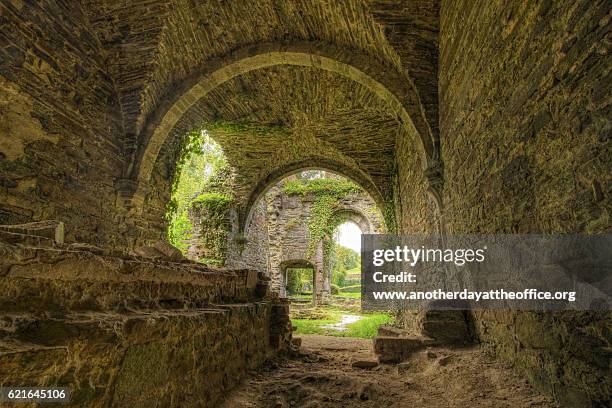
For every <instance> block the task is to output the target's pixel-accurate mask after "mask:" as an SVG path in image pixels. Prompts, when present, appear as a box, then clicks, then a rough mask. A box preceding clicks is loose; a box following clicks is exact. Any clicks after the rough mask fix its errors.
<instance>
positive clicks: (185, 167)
mask: <svg viewBox="0 0 612 408" xmlns="http://www.w3.org/2000/svg"><path fill="white" fill-rule="evenodd" d="M227 170H228V166H227V160H226V158H225V155H224V154H223V150H222V149H221V147H220V146H219V145H218V144H217V143H216V142H215V141H214V140H213V139H212V138H211V137H210V135H209V134H208V132H207V131H206V130H198V131H193V132H190V133H189V134H187V135H186V137H185V139H184V146H183V150H182V153H181V157H180V159H179V162H178V163H177V169H176V176H175V181H174V185H173V188H172V196H171V200H170V203H169V205H168V211H167V214H166V217H167V219H168V221H169V227H168V239H169V241H170V243H172V244H173V245H174V246H176V247H177V248H179V249H180V250H181V251H186V250H187V245H186V244H185V242H184V241H185V240H187V239H189V238H190V231H191V229H192V228H193V227H192V225H191V222H190V221H189V217H188V209H189V207H190V206H191V203H192V201H193V200H194V199H195V198H196V197H197V196H198V194H200V193H202V192H208V190H216V187H217V186H216V184H218V180H217V179H218V177H216V176H217V175H218V174H220V173H227Z"/></svg>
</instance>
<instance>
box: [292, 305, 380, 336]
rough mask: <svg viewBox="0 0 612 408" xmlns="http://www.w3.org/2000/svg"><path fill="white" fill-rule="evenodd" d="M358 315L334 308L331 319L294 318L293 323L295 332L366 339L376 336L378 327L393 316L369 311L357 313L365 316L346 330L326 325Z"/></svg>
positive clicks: (297, 333)
mask: <svg viewBox="0 0 612 408" xmlns="http://www.w3.org/2000/svg"><path fill="white" fill-rule="evenodd" d="M343 314H344V315H349V314H350V315H356V314H355V313H348V312H345V311H340V310H337V309H336V310H333V312H332V313H331V314H330V318H329V319H323V320H309V319H293V320H291V323H293V326H294V327H296V331H295V334H296V335H300V334H324V335H327V336H337V337H360V338H364V339H371V338H372V337H374V336H376V333H377V330H378V327H379V326H380V325H383V324H387V323H389V322H390V321H391V316H389V315H387V314H384V313H368V314H357V315H359V316H363V319H361V320H359V321H357V322H355V323H351V324H348V325H347V326H346V330H334V329H330V328H328V327H324V326H326V325H331V324H335V323H338V322H340V320H341V319H342V315H343Z"/></svg>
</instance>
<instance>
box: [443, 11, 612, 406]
mask: <svg viewBox="0 0 612 408" xmlns="http://www.w3.org/2000/svg"><path fill="white" fill-rule="evenodd" d="M611 17H612V16H611V15H610V2H606V1H575V2H574V1H573V2H554V1H542V2H524V3H520V2H507V3H505V4H504V5H503V6H502V5H501V4H495V3H491V2H487V1H443V2H442V7H441V16H440V18H441V33H440V83H439V89H440V129H441V132H442V134H441V140H442V157H443V161H444V219H445V221H446V224H447V228H448V231H449V232H453V233H495V232H506V233H513V232H520V233H528V232H532V233H603V232H609V231H610V218H609V217H610V210H611V208H612V206H611V200H610V193H611V192H612V160H610V158H611V157H612V152H611V149H610V148H611V144H610V131H611V127H610V95H611V92H610V89H611V87H612V81H610V74H611V72H610V70H611V68H612V65H611V60H610V27H611ZM475 321H476V326H477V332H478V333H477V334H478V336H479V338H480V339H481V341H483V342H485V343H487V344H490V345H492V346H493V348H494V349H495V350H496V352H497V353H498V355H499V356H501V357H503V358H505V359H506V360H507V361H509V362H512V364H514V365H515V366H516V367H517V368H518V369H519V370H520V371H521V372H522V373H523V374H524V375H525V376H527V377H528V378H529V379H530V381H532V383H534V384H536V385H538V386H540V387H541V388H543V389H545V390H548V391H549V392H551V393H552V394H553V395H555V396H556V397H557V398H558V399H559V400H561V401H563V402H565V403H566V404H568V406H590V402H589V400H590V401H597V402H596V403H594V404H595V405H594V406H598V405H597V404H604V405H605V403H604V401H608V402H609V401H610V386H609V384H610V367H609V362H610V352H609V345H610V335H609V328H610V313H607V312H604V313H594V312H590V313H558V314H550V313H546V314H536V313H527V312H525V313H510V312H486V313H480V314H478V315H477V316H475Z"/></svg>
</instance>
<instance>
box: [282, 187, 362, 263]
mask: <svg viewBox="0 0 612 408" xmlns="http://www.w3.org/2000/svg"><path fill="white" fill-rule="evenodd" d="M361 191H362V190H361V188H360V187H359V186H358V185H356V184H355V183H353V182H351V181H349V180H343V179H324V178H320V179H297V180H289V181H287V182H285V184H284V185H283V192H284V193H285V194H287V195H288V196H292V195H293V196H295V195H299V196H302V197H304V196H306V195H312V196H314V202H313V205H312V210H311V213H310V219H309V221H308V232H309V233H310V237H309V239H308V256H309V257H312V256H313V255H314V252H315V250H316V247H317V244H318V243H319V242H320V241H321V240H323V239H324V238H325V237H330V238H331V236H332V234H333V233H334V230H335V229H336V227H337V226H338V225H339V224H340V223H341V222H342V220H341V218H340V217H336V216H334V210H335V207H336V205H337V204H338V202H339V201H340V200H342V199H343V198H345V197H346V196H347V195H349V194H351V193H359V192H361ZM325 242H330V243H333V240H331V239H330V240H325V241H324V245H323V251H324V252H325V250H326V245H325ZM328 246H329V248H327V251H328V252H330V251H331V249H332V245H331V244H330V245H328ZM329 255H330V254H329V253H328V254H325V253H324V254H323V256H324V259H327V257H326V256H329Z"/></svg>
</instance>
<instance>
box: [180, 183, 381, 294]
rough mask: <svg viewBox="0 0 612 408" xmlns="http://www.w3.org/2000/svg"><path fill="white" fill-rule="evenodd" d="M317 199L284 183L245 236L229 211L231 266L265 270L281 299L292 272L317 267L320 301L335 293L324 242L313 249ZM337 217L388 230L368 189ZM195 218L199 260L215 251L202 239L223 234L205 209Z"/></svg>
mask: <svg viewBox="0 0 612 408" xmlns="http://www.w3.org/2000/svg"><path fill="white" fill-rule="evenodd" d="M315 201H316V197H315V195H314V194H306V195H290V194H287V193H285V192H284V191H283V187H282V184H279V185H276V186H274V187H272V188H271V189H270V190H269V191H268V192H267V193H266V195H265V196H264V197H263V198H262V199H261V200H260V202H259V203H257V204H256V207H255V210H254V212H253V217H252V219H251V223H250V225H249V226H248V228H247V230H246V233H245V236H244V237H241V236H240V234H239V232H238V220H237V216H236V211H235V210H232V211H228V212H227V213H226V214H225V219H224V220H225V221H224V225H226V223H227V228H226V229H225V230H224V231H225V233H226V234H227V237H228V242H227V243H226V244H225V248H226V249H227V250H226V252H225V253H226V258H225V264H226V265H227V266H231V267H238V268H250V269H254V270H258V271H262V272H265V273H266V274H268V276H269V277H270V280H271V282H270V285H271V288H272V289H273V290H275V291H277V292H279V293H281V295H284V294H285V292H284V286H285V276H284V275H285V271H286V268H287V267H291V266H296V265H300V266H304V265H308V266H311V267H313V268H314V278H315V282H314V283H315V291H316V292H317V293H318V294H319V297H322V296H325V295H327V294H329V291H330V278H331V276H330V274H331V271H330V270H329V269H330V268H329V266H330V262H327V261H328V260H327V261H326V260H325V259H324V251H323V242H322V241H321V242H319V243H318V244H317V245H316V246H315V248H313V250H312V253H311V250H309V241H310V231H309V222H310V219H311V218H312V211H313V206H314V204H315ZM194 208H195V207H194ZM334 214H336V215H337V222H339V223H342V222H345V221H352V222H354V223H355V224H357V225H358V226H359V227H360V229H361V230H362V231H363V233H378V232H382V231H384V228H385V227H384V224H383V220H382V215H381V214H380V211H379V210H378V208H377V206H376V204H375V203H374V201H373V200H372V199H371V198H370V197H369V196H368V195H367V193H365V192H363V191H362V192H359V193H350V194H347V195H346V196H345V197H344V198H342V199H339V200H338V202H337V203H335V205H334ZM190 218H191V219H192V225H193V226H194V231H193V238H192V240H191V248H190V254H191V255H193V256H195V257H194V258H193V259H199V258H200V255H201V254H204V253H206V252H207V251H210V250H209V249H205V248H204V247H205V246H206V245H207V241H206V240H203V239H202V237H204V236H208V235H210V234H211V233H213V232H215V231H217V227H216V225H217V223H216V222H214V223H212V224H211V222H212V221H211V219H210V218H209V215H207V214H203V213H202V212H201V211H191V212H190ZM213 224H214V225H213ZM241 240H242V242H241Z"/></svg>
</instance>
